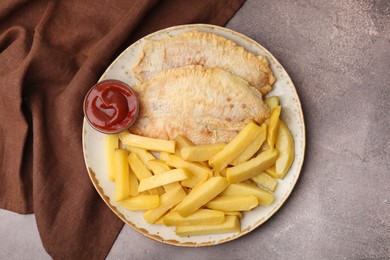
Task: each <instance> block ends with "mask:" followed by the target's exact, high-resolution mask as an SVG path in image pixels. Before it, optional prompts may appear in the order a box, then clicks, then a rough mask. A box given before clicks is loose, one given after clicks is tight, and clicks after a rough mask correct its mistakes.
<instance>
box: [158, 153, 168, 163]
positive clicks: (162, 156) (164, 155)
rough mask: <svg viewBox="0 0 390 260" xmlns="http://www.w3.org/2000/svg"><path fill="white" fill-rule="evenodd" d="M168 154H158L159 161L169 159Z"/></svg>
mask: <svg viewBox="0 0 390 260" xmlns="http://www.w3.org/2000/svg"><path fill="white" fill-rule="evenodd" d="M169 155H170V153H167V152H160V160H161V161H164V162H166V161H167V160H168V158H169Z"/></svg>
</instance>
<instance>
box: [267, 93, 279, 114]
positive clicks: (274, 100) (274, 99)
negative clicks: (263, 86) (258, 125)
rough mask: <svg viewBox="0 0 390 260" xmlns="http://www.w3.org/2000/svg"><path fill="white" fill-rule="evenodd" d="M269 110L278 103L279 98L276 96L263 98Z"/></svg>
mask: <svg viewBox="0 0 390 260" xmlns="http://www.w3.org/2000/svg"><path fill="white" fill-rule="evenodd" d="M265 103H266V104H267V106H268V108H269V110H270V111H272V109H274V108H275V107H277V106H279V105H280V102H279V98H278V97H277V96H273V97H269V98H267V99H266V100H265Z"/></svg>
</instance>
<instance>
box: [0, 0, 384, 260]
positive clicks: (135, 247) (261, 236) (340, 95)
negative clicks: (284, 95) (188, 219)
mask: <svg viewBox="0 0 390 260" xmlns="http://www.w3.org/2000/svg"><path fill="white" fill-rule="evenodd" d="M227 27H229V28H231V29H233V30H236V31H238V32H241V33H243V34H246V35H247V36H249V37H251V38H253V39H255V40H257V41H258V42H259V43H261V44H262V45H263V46H264V47H266V48H267V49H268V50H269V51H271V53H273V54H274V56H275V57H276V58H277V59H278V60H279V61H280V62H281V63H282V64H283V66H284V67H285V69H286V70H287V72H288V73H289V74H290V76H291V78H292V79H293V81H294V83H295V85H296V88H297V91H298V94H299V96H300V98H301V102H302V105H303V110H304V114H305V121H306V131H307V146H306V159H305V163H304V167H303V170H302V173H301V177H300V179H299V180H298V183H297V185H296V187H295V189H294V191H293V193H292V194H291V196H290V198H289V199H288V200H287V202H286V203H285V204H284V206H283V207H282V208H281V209H280V210H279V211H278V212H277V213H276V214H275V215H274V216H273V217H272V218H271V219H270V220H269V221H267V222H266V223H265V224H264V225H262V226H261V227H259V228H258V229H256V230H255V231H253V232H252V233H250V234H248V235H246V236H244V237H242V238H240V239H237V240H235V241H233V242H229V243H226V244H222V245H219V246H214V247H208V248H201V249H196V248H195V249H189V248H179V247H173V246H169V245H164V244H161V243H158V242H155V241H153V240H151V239H148V238H145V237H143V236H142V235H140V234H139V233H138V232H136V231H134V230H132V229H131V228H129V227H125V228H124V229H123V230H122V232H121V234H120V235H119V237H118V239H117V241H116V242H115V244H114V246H113V248H112V250H111V252H110V254H109V256H108V258H109V259H255V258H259V257H261V258H263V259H340V258H347V259H361V258H390V115H389V114H390V105H389V102H390V1H388V0H382V1H374V0H367V1H364V0H348V1H293V0H289V1H282V0H278V1H260V0H258V1H256V0H248V1H247V2H246V3H245V5H244V6H243V7H242V8H241V9H240V11H239V12H238V13H237V14H236V16H235V17H234V18H233V19H232V20H231V21H230V22H229V24H228V25H227ZM0 237H1V238H2V239H1V243H0V259H27V258H28V259H31V258H34V259H49V258H50V257H49V256H48V255H47V254H46V252H45V251H44V249H43V248H42V245H41V242H40V239H39V235H38V231H37V228H36V225H35V219H34V216H32V215H29V216H24V215H18V214H15V213H11V212H7V211H4V210H0Z"/></svg>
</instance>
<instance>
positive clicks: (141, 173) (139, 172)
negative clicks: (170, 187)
mask: <svg viewBox="0 0 390 260" xmlns="http://www.w3.org/2000/svg"><path fill="white" fill-rule="evenodd" d="M127 160H128V162H129V165H130V168H131V170H132V171H133V172H134V174H135V176H137V179H138V180H139V181H140V182H141V180H143V179H145V178H148V177H151V176H153V174H152V173H151V172H150V171H149V169H148V168H147V167H146V166H145V165H144V164H143V162H142V161H141V160H140V159H139V157H138V155H137V154H136V153H130V155H129V156H128V157H127ZM138 189H139V186H138ZM148 193H149V194H150V195H155V194H162V193H163V192H159V191H158V190H157V189H148Z"/></svg>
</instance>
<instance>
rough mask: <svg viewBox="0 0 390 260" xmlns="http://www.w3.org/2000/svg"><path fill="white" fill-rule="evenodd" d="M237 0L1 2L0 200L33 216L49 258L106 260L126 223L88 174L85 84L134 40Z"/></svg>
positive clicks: (215, 14)
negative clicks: (84, 131) (84, 142)
mask: <svg viewBox="0 0 390 260" xmlns="http://www.w3.org/2000/svg"><path fill="white" fill-rule="evenodd" d="M242 2H243V0H229V1H223V0H218V1H214V0H197V1H194V0H171V1H157V0H128V1H125V0H122V1H106V0H83V1H79V0H64V1H47V0H44V1H28V0H13V1H10V0H2V1H0V110H1V112H0V122H1V123H0V157H1V159H0V207H1V208H3V209H7V210H11V211H14V212H18V213H24V214H25V213H34V214H35V217H36V222H37V225H38V230H39V234H40V237H41V239H42V243H43V246H44V248H45V249H46V251H47V252H48V253H49V254H50V256H52V257H53V258H71V259H79V258H80V259H84V258H93V259H95V258H98V259H99V258H104V257H106V255H107V254H108V252H109V250H110V248H111V246H112V244H113V242H114V240H115V239H116V237H117V235H118V233H119V231H120V230H121V228H122V226H123V223H122V221H121V220H119V219H118V218H117V217H116V216H115V215H114V214H113V213H112V212H111V211H110V209H109V208H108V207H107V206H106V205H105V204H104V202H103V200H102V199H100V197H99V195H98V194H97V192H96V191H95V189H94V187H93V185H92V183H91V181H90V180H89V177H88V175H87V172H86V168H85V164H84V160H83V152H82V144H81V131H82V130H81V129H82V121H83V112H82V103H83V98H84V96H85V94H86V92H87V91H88V89H89V88H90V87H91V86H92V85H93V84H94V83H96V82H97V80H98V78H99V77H100V75H101V74H102V73H103V71H104V70H105V68H107V66H108V65H109V64H110V62H112V61H113V59H114V58H115V57H116V56H117V55H118V54H119V53H120V52H121V51H123V50H124V48H125V47H127V46H128V45H129V44H130V43H131V42H133V41H135V40H137V39H139V38H140V37H142V36H144V35H146V34H148V33H150V32H153V31H156V30H159V29H162V28H165V27H168V26H173V25H178V24H187V23H211V24H216V25H224V24H225V23H226V22H227V21H228V20H229V19H230V17H231V16H232V15H233V14H234V13H235V12H236V11H237V10H238V9H239V8H240V6H241V4H242ZM3 239H6V238H3Z"/></svg>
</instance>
